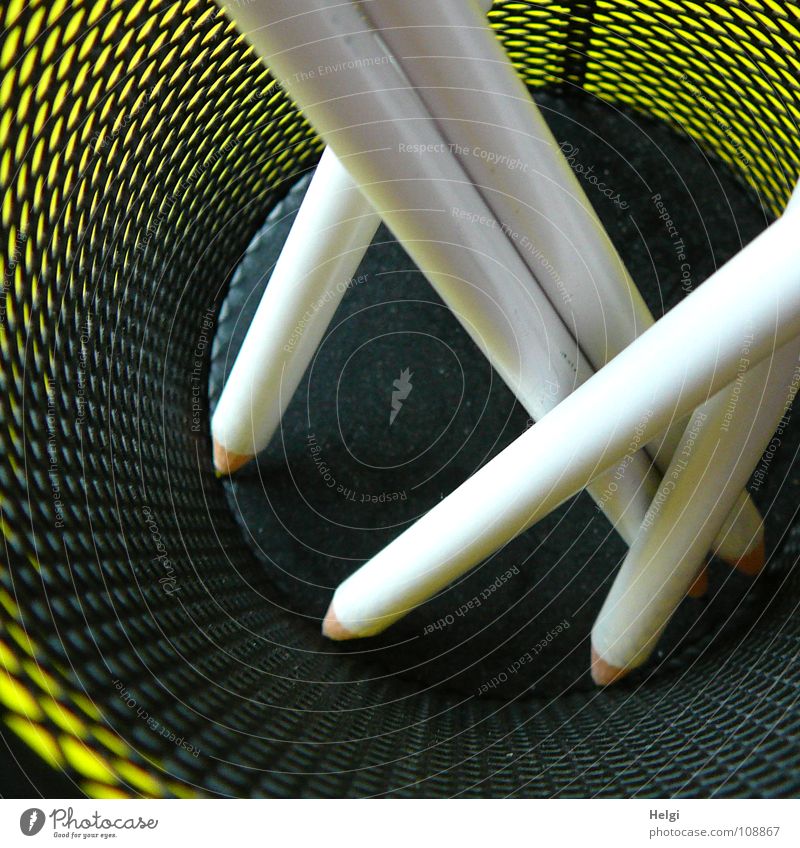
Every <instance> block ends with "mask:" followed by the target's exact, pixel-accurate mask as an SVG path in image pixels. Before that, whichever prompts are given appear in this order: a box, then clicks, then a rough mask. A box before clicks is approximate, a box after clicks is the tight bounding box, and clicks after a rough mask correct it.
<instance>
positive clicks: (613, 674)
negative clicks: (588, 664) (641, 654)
mask: <svg viewBox="0 0 800 848" xmlns="http://www.w3.org/2000/svg"><path fill="white" fill-rule="evenodd" d="M627 673H628V669H626V668H618V667H617V666H615V665H609V664H608V663H607V662H606V661H605V660H604V659H603V658H602V657H601V656H600V654H598V653H597V651H596V650H595V647H594V645H592V680H594V682H595V683H596V684H597V685H598V686H610V685H611V684H612V683H616V681H617V680H619V679H620V678H621V677H624V676H625V675H626V674H627Z"/></svg>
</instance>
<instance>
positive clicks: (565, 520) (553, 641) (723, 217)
mask: <svg viewBox="0 0 800 848" xmlns="http://www.w3.org/2000/svg"><path fill="white" fill-rule="evenodd" d="M539 102H540V103H541V105H542V106H543V108H544V111H545V114H546V115H547V116H548V119H549V120H550V122H551V124H552V129H553V132H554V134H555V136H556V138H557V140H558V141H559V142H560V143H562V146H563V149H564V151H565V153H567V154H568V155H569V156H570V158H571V160H572V162H573V167H575V168H576V169H577V171H578V172H579V174H580V175H581V176H582V178H583V179H584V180H585V181H586V182H585V185H586V187H587V191H588V194H589V197H590V199H591V201H592V202H593V203H595V205H596V207H597V209H598V212H599V214H600V215H601V216H602V217H603V219H604V223H605V224H606V226H607V228H608V229H609V232H610V233H611V235H612V238H613V240H614V242H615V243H616V244H617V246H618V247H619V249H620V250H621V252H622V253H623V257H624V259H625V261H626V264H627V265H628V268H629V269H630V271H631V274H632V276H633V278H634V279H635V280H636V281H637V282H638V284H639V286H640V288H641V289H642V291H643V292H644V294H645V297H646V299H647V301H648V305H649V306H650V308H651V310H652V311H653V313H654V314H656V315H660V314H663V312H664V310H665V309H669V307H670V306H672V305H674V303H675V302H677V300H679V299H680V298H681V297H683V296H684V295H685V293H686V292H687V291H690V290H691V288H693V287H694V286H696V285H698V284H699V283H700V282H702V280H704V279H705V278H706V277H707V276H708V275H709V274H710V273H712V272H713V270H714V268H716V267H718V266H719V265H720V264H721V263H722V262H724V261H725V260H727V259H728V258H729V257H730V256H731V255H733V254H734V253H735V252H736V251H738V250H739V249H740V248H741V246H742V245H744V244H746V243H747V242H748V241H750V240H751V239H752V238H753V237H754V236H755V235H756V234H757V233H758V232H759V231H760V229H762V228H763V227H764V225H765V223H766V218H765V215H764V212H763V211H762V210H761V209H759V207H758V205H757V203H755V202H754V199H753V197H752V196H750V195H749V194H748V193H747V192H745V191H744V190H743V189H742V188H741V186H739V185H738V184H737V183H736V182H735V181H734V180H733V178H732V177H731V175H730V173H729V172H727V171H726V170H725V169H724V168H722V167H720V166H719V164H718V163H716V162H713V161H710V160H709V159H708V158H707V157H706V156H704V155H703V153H702V152H701V151H700V150H699V149H698V148H697V147H696V146H695V145H693V144H692V143H691V142H690V141H688V140H687V139H684V138H680V137H678V136H676V135H675V133H674V132H672V131H671V130H669V129H668V128H666V127H665V126H663V125H658V124H656V123H654V122H652V121H648V120H644V119H641V118H637V117H636V116H634V115H633V114H631V113H630V111H629V110H622V111H619V110H617V109H614V108H613V107H611V106H608V105H604V104H602V103H599V102H596V101H595V102H592V101H591V100H590V99H588V98H581V99H579V98H570V99H566V100H565V99H559V98H556V97H553V96H548V95H540V97H539ZM308 179H309V177H305V178H304V179H303V180H302V181H301V182H300V183H299V184H298V186H297V187H295V188H294V189H293V190H292V192H291V193H290V195H289V196H288V197H287V198H285V199H284V200H283V201H282V202H281V203H280V204H279V205H278V206H277V207H276V208H275V210H274V211H273V213H272V215H271V216H270V222H269V223H268V224H267V226H266V227H265V228H264V229H263V230H262V232H261V233H260V234H259V236H258V237H257V239H256V240H255V242H254V243H253V245H252V246H251V248H250V249H249V251H248V255H247V257H246V258H245V260H244V262H243V264H242V266H241V268H240V270H239V271H238V272H237V274H236V275H235V277H234V279H233V282H232V285H231V290H230V292H229V295H228V299H227V300H226V302H225V304H224V307H223V310H222V312H221V314H220V322H219V326H218V332H217V337H216V339H215V346H214V356H213V361H212V370H211V386H212V395H215V394H216V392H217V391H218V388H219V386H220V385H222V381H223V380H224V375H225V372H226V368H228V367H229V366H230V363H231V362H232V360H233V358H234V357H235V353H236V351H237V350H238V346H239V345H240V344H241V341H242V338H243V334H244V332H245V330H246V328H247V326H248V325H249V323H250V320H251V318H252V315H253V313H254V311H255V308H256V307H257V305H258V301H259V299H260V295H261V293H262V292H263V290H264V288H265V285H266V279H267V277H268V276H269V271H270V269H271V268H272V267H273V265H274V262H275V260H276V259H277V256H278V254H279V253H280V248H281V246H282V244H283V241H284V240H285V237H286V234H287V233H288V230H289V228H290V227H291V224H292V221H293V220H294V213H295V212H296V210H297V208H298V205H299V203H300V202H301V200H302V195H303V193H304V191H305V187H306V185H307V183H308ZM656 201H658V202H659V203H660V204H662V205H661V206H659V205H658V203H657V202H656ZM665 209H666V210H668V211H669V214H670V215H671V217H672V220H673V222H674V224H675V226H676V227H677V230H678V234H677V235H676V234H675V233H674V232H673V233H671V234H670V233H669V232H668V230H667V228H666V227H665V226H664V222H663V220H661V218H660V217H659V216H660V215H661V214H662V212H663V210H665ZM676 243H679V244H680V250H681V251H682V252H683V253H684V254H685V258H678V255H677V251H676V247H675V245H676ZM406 368H407V369H409V370H410V371H411V372H412V386H413V387H412V390H411V393H410V394H409V397H408V399H407V400H406V401H405V402H404V404H403V407H402V409H401V411H400V413H399V414H398V415H397V418H396V420H395V421H394V423H393V424H392V425H391V426H390V424H389V413H390V410H391V393H392V389H393V381H394V380H395V379H397V378H398V377H399V375H400V372H401V371H402V370H403V369H406ZM526 426H528V416H527V414H526V413H525V411H524V409H522V407H521V406H520V405H519V404H517V403H515V401H514V398H513V396H512V394H511V393H510V391H509V390H508V389H507V387H506V386H505V384H503V383H502V381H500V379H499V378H498V377H497V375H496V374H494V373H493V372H492V371H491V369H490V367H489V366H488V363H487V361H486V360H485V359H484V358H483V357H482V355H481V354H480V352H479V351H478V350H477V348H476V347H475V345H474V344H473V343H472V342H471V341H470V339H469V337H468V336H467V334H466V332H465V331H464V330H463V329H462V328H461V326H460V325H459V324H458V322H457V321H456V319H455V318H454V316H453V315H452V314H451V313H450V312H449V311H448V310H447V308H446V307H445V306H444V304H443V303H442V301H441V300H440V299H439V298H438V296H437V295H436V294H435V292H434V291H433V289H432V288H431V287H430V286H429V285H428V283H427V281H426V280H425V279H424V277H423V276H422V275H421V274H420V273H419V272H418V271H417V270H416V268H415V266H414V265H413V263H412V262H411V260H410V259H409V258H408V256H407V255H406V254H405V252H404V250H403V249H402V248H401V247H400V246H399V245H398V244H397V243H396V242H395V241H394V240H393V238H392V236H391V234H390V233H389V231H388V230H387V229H386V228H385V227H382V228H381V229H380V231H379V232H378V234H377V236H376V238H375V240H374V242H373V245H372V247H371V248H370V250H369V251H368V253H367V255H366V256H365V258H364V260H363V261H362V264H361V266H360V267H359V269H358V271H357V274H356V283H355V284H354V285H352V286H351V288H350V289H349V290H348V292H347V295H346V297H345V299H344V301H343V303H342V305H341V307H340V308H339V310H338V312H337V314H336V316H335V317H334V319H333V321H332V324H331V328H330V331H329V333H328V335H327V337H326V338H325V340H324V342H323V343H322V345H321V346H320V348H319V350H318V352H317V355H316V357H315V359H314V361H313V363H312V365H311V366H310V367H309V370H308V372H307V374H306V378H305V379H304V381H303V383H302V384H301V386H300V388H299V389H298V392H297V395H296V396H295V398H294V400H293V402H292V404H291V406H290V407H289V410H288V413H287V415H286V417H285V419H284V421H283V423H282V430H281V432H280V433H279V434H278V435H277V436H276V437H275V438H274V439H273V442H272V444H271V445H270V447H269V448H268V449H267V450H266V451H265V452H264V453H263V454H262V455H261V456H260V457H259V460H258V465H257V467H256V465H255V463H254V464H253V466H251V467H248V468H246V469H244V470H242V471H240V472H238V473H237V474H236V475H235V476H234V478H233V479H232V481H231V483H230V485H229V496H230V501H231V508H232V510H233V511H234V512H235V514H236V515H237V516H238V517H239V518H240V520H241V523H242V525H243V527H244V528H245V530H244V532H245V534H246V536H247V538H248V539H249V540H250V543H251V545H252V546H253V548H254V550H255V551H256V552H257V554H258V555H259V557H260V558H261V559H262V560H263V562H264V563H265V568H266V571H267V573H268V574H269V576H270V580H271V583H272V584H273V585H274V594H271V595H270V600H271V601H272V602H273V603H275V604H276V605H279V606H281V607H284V608H286V609H288V610H290V611H291V612H292V614H293V615H295V616H297V617H298V619H301V618H309V619H311V620H312V623H314V624H316V620H318V619H319V617H320V616H322V615H323V614H324V612H325V609H326V607H327V605H328V603H329V602H330V597H331V593H332V589H333V588H335V586H336V585H337V584H338V583H339V582H341V580H342V579H344V578H345V577H346V576H347V575H348V574H350V573H351V572H352V571H353V570H354V569H355V568H356V567H357V565H358V564H360V563H361V562H362V561H364V559H366V558H368V557H369V556H371V555H372V554H374V553H376V552H377V551H378V550H380V548H382V547H383V546H384V545H385V544H387V543H388V541H390V540H391V539H392V538H394V537H395V536H396V535H397V534H398V533H400V532H401V531H402V529H403V528H404V527H406V526H408V524H409V523H411V522H413V521H414V520H415V518H417V517H418V516H419V515H421V514H422V513H424V512H425V511H427V510H428V509H430V508H431V507H432V506H434V505H435V504H436V503H437V502H438V501H439V500H440V499H441V498H442V497H444V496H446V495H447V494H448V493H449V492H451V491H452V490H453V489H455V488H456V487H457V486H458V485H459V484H460V483H461V482H462V481H463V480H464V479H465V478H466V477H468V476H470V474H472V473H473V472H474V470H475V469H477V468H478V467H479V466H480V465H481V464H482V463H483V462H484V461H485V460H486V458H488V457H490V456H493V455H495V454H496V453H497V452H498V451H499V450H501V449H502V448H503V447H504V446H505V445H507V444H508V443H509V442H510V441H512V440H513V439H514V438H515V437H516V436H517V435H519V434H520V433H521V432H522V431H523V430H524V429H525V427H526ZM796 447H797V435H796V428H792V429H790V430H789V432H788V433H787V434H786V435H785V436H784V443H783V446H782V448H781V451H780V456H779V457H778V460H777V461H775V464H774V465H773V467H772V469H771V472H770V475H769V478H768V483H767V484H766V485H764V486H762V487H761V490H760V492H759V493H758V496H757V501H758V502H759V503H764V504H765V505H769V503H770V500H771V499H772V498H773V497H774V495H775V493H776V491H777V490H778V488H779V487H780V486H781V484H783V485H784V491H783V496H782V498H781V501H780V505H779V506H776V507H771V508H770V509H769V513H768V515H767V519H768V538H769V540H770V543H771V545H772V546H774V545H775V544H777V543H778V540H780V539H781V537H782V536H783V534H784V532H785V530H786V528H787V525H788V522H789V520H790V519H791V517H792V513H793V509H794V507H793V504H794V503H796V496H797V487H796V478H795V479H789V478H787V467H788V465H787V464H788V463H791V460H792V458H793V456H794V453H795V450H796ZM793 483H794V484H795V485H793ZM376 498H377V502H375V500H374V499H376ZM381 498H383V500H381ZM609 531H610V528H609V525H608V523H607V521H606V520H605V519H604V518H603V517H602V516H601V515H600V514H599V513H598V511H597V508H596V507H595V505H594V503H593V501H592V500H591V499H590V498H589V496H588V495H586V494H582V495H581V496H579V497H578V498H576V499H574V500H573V501H572V502H570V503H567V504H565V505H564V506H562V507H561V508H560V509H558V510H557V511H556V512H554V513H553V514H552V515H551V516H549V517H548V518H547V519H546V520H545V521H542V522H540V523H539V524H537V525H536V526H535V527H534V528H532V529H531V530H530V531H529V532H527V533H525V534H524V535H523V536H521V537H520V538H518V539H516V540H515V541H514V542H512V543H511V544H509V545H507V546H506V547H505V548H504V549H503V550H502V551H500V552H499V553H498V554H496V555H495V556H493V557H492V558H491V559H490V560H489V561H487V562H485V563H483V564H482V565H481V566H480V567H479V568H477V569H475V570H474V571H473V572H471V573H470V574H469V575H467V576H465V577H464V578H462V579H461V580H459V581H458V583H457V584H456V585H454V586H451V587H449V588H448V589H447V590H445V591H443V592H441V593H440V594H439V595H438V596H437V597H436V598H434V599H432V600H431V601H429V602H427V603H426V604H424V605H423V606H422V607H420V608H419V609H417V610H416V611H415V612H414V613H413V614H411V615H409V616H408V617H407V618H405V619H403V620H402V621H401V622H399V623H398V624H396V625H394V626H393V627H392V628H391V629H390V630H389V631H387V632H386V633H385V634H383V635H382V636H380V637H378V638H373V639H369V640H359V641H355V642H349V643H343V644H342V645H341V646H332V645H329V646H328V647H329V648H330V650H333V651H338V650H341V651H346V652H348V653H355V654H358V655H360V656H361V657H362V658H363V659H364V660H365V661H368V662H369V663H372V664H377V665H378V667H379V668H380V671H381V673H386V674H402V675H403V676H404V677H407V678H408V679H409V680H411V681H414V682H415V683H418V684H419V683H422V684H423V685H425V686H426V687H433V688H436V689H438V688H446V689H452V690H454V691H456V692H458V693H461V694H464V695H468V696H469V695H474V694H475V693H476V692H477V691H478V690H480V689H481V687H483V686H484V684H485V683H487V682H490V683H491V684H492V686H491V689H490V690H489V692H484V694H483V695H482V697H490V698H491V697H494V698H506V697H509V696H514V695H518V694H521V693H523V692H524V693H526V694H527V695H531V694H535V695H536V696H538V697H544V698H552V697H559V696H560V695H561V694H563V693H564V692H566V691H569V690H582V691H587V690H590V689H591V688H592V686H593V684H592V682H591V679H590V677H589V674H588V670H587V669H588V635H589V632H590V630H591V626H592V623H593V621H594V618H595V617H596V615H597V613H598V611H599V609H600V605H601V604H602V602H603V598H604V596H605V593H606V591H607V588H608V586H609V585H610V584H609V580H610V578H611V576H612V575H613V572H614V570H615V568H616V566H617V564H618V563H619V561H620V557H622V556H624V553H625V550H626V548H625V546H624V545H623V543H622V542H621V540H620V539H619V538H618V537H617V535H616V534H615V533H613V532H609ZM475 597H477V598H478V600H479V601H480V606H477V607H475V606H473V608H472V609H470V608H468V607H464V605H465V604H469V602H470V601H471V600H472V599H474V598H475ZM768 597H769V586H768V585H767V581H761V582H760V583H759V585H753V584H752V583H751V582H750V581H748V580H746V579H744V578H742V577H740V576H739V575H738V574H736V573H731V572H730V570H729V569H728V568H727V567H726V566H725V565H724V564H721V563H720V564H717V565H716V566H715V568H714V580H713V591H712V592H711V593H710V595H709V597H708V598H706V599H704V600H702V601H688V602H686V603H685V604H684V606H683V608H682V609H681V610H680V612H679V614H678V615H677V616H676V618H675V620H674V622H673V624H672V626H671V628H670V631H669V633H668V635H667V638H665V639H664V641H663V643H662V645H661V646H660V649H659V651H658V652H657V654H656V656H655V657H654V658H653V664H657V663H659V662H661V661H662V660H663V659H664V658H665V657H667V656H669V655H670V654H673V653H674V655H675V661H674V662H673V663H672V664H671V666H670V667H669V668H665V669H662V671H661V673H662V674H670V673H672V674H675V673H678V672H679V671H680V669H681V668H682V667H683V665H684V662H685V661H686V657H685V650H684V649H686V648H691V650H692V651H696V650H697V647H698V644H700V645H702V646H703V647H704V648H706V647H707V646H708V644H709V640H710V639H711V637H712V636H713V637H714V638H715V639H721V640H726V639H729V638H730V637H731V636H732V635H734V636H735V634H736V633H737V632H739V631H740V629H741V628H742V627H743V626H746V625H747V623H748V622H752V621H753V620H754V618H755V617H756V616H758V614H759V613H760V612H761V611H762V610H763V607H764V605H765V603H766V602H767V599H768ZM542 640H545V644H543V645H540V642H542ZM532 649H533V650H532ZM676 649H679V650H677V651H676ZM528 652H531V654H532V656H533V659H532V660H530V659H528V658H527V657H526V662H525V663H524V665H522V666H521V667H519V669H518V670H516V671H515V672H514V673H513V674H508V669H509V667H512V666H514V664H515V662H516V661H517V660H518V658H519V657H521V656H524V655H526V654H527V653H528ZM648 671H649V670H648V669H644V670H642V671H641V672H640V673H639V674H638V675H636V676H634V677H632V678H631V679H630V681H628V682H626V683H625V684H624V685H625V686H626V687H635V686H636V685H637V684H638V683H639V682H640V681H641V679H642V678H643V677H644V676H646V675H647V673H648ZM363 673H364V675H365V676H366V675H369V674H371V673H372V672H371V671H370V670H369V669H368V667H367V666H366V665H365V667H364V671H363ZM497 678H500V679H499V680H498V679H497Z"/></svg>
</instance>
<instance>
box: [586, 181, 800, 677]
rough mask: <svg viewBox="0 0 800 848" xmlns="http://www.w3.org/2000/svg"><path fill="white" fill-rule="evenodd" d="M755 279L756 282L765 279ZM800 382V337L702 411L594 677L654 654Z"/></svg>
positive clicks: (611, 604) (604, 628)
mask: <svg viewBox="0 0 800 848" xmlns="http://www.w3.org/2000/svg"><path fill="white" fill-rule="evenodd" d="M798 207H800V188H798V189H796V190H795V194H794V195H793V197H792V201H791V202H790V204H789V206H788V207H787V213H785V214H791V212H792V210H793V211H794V212H795V214H796V212H797V208H798ZM752 285H753V287H754V288H757V287H758V285H759V281H758V279H754V280H753V281H752ZM743 356H744V358H748V357H747V355H746V354H743ZM799 380H800V337H798V338H795V339H792V340H791V341H790V342H789V343H788V344H785V345H784V346H783V347H782V348H781V349H780V350H778V351H777V352H776V353H775V354H774V356H771V357H769V358H767V359H764V360H763V361H762V362H760V363H759V364H758V365H756V366H755V367H753V368H752V369H751V370H749V371H746V372H745V373H743V374H742V375H741V376H740V377H739V378H738V379H737V380H736V381H735V382H734V383H733V384H732V385H730V386H726V387H725V388H724V389H723V390H722V391H721V392H719V393H718V394H716V395H715V396H714V397H713V398H711V400H709V401H708V402H707V403H706V404H704V405H703V406H701V407H700V408H699V409H698V410H696V411H695V413H694V416H693V419H692V422H691V423H690V424H689V426H688V427H687V429H686V433H685V434H684V437H683V441H682V444H681V446H680V448H679V450H678V452H677V453H676V455H675V457H674V458H673V461H672V464H671V465H670V468H669V470H668V471H667V473H666V474H665V475H664V481H663V484H662V488H661V490H660V491H659V495H658V497H657V498H656V500H655V501H654V502H653V504H652V505H651V508H650V511H649V513H648V516H647V518H646V519H645V521H644V523H643V525H642V530H641V532H640V534H639V537H638V538H637V540H636V542H635V543H634V544H633V546H632V547H631V549H630V551H629V552H628V556H627V557H626V559H625V562H624V563H623V565H622V567H621V568H620V571H619V573H618V574H617V576H616V578H615V580H614V583H613V585H612V587H611V590H610V591H609V593H608V597H607V598H606V600H605V603H604V604H603V608H602V609H601V611H600V614H599V615H598V617H597V621H596V622H595V625H594V628H593V629H592V658H591V664H592V677H593V678H594V680H595V682H596V683H598V684H599V685H608V684H610V683H613V682H614V681H616V680H618V679H619V678H621V677H622V676H624V675H625V674H626V673H627V672H629V671H630V670H631V669H633V668H636V667H638V666H640V665H642V664H643V663H644V662H646V661H647V659H648V658H649V656H650V654H651V653H652V651H653V649H654V648H655V646H656V644H657V642H658V639H659V638H660V636H661V634H662V632H663V631H664V628H665V627H666V626H667V623H668V622H669V620H670V618H671V617H672V614H673V613H674V612H675V609H676V608H677V606H678V604H679V603H680V601H681V599H682V598H683V596H684V594H685V592H686V591H687V589H688V588H689V586H690V585H691V583H692V581H693V580H694V579H695V575H696V574H697V572H698V569H699V568H702V565H703V561H704V559H705V554H706V551H707V550H708V544H709V542H710V540H711V539H712V538H713V536H714V535H715V534H716V533H717V531H718V529H719V527H720V525H721V524H722V522H723V521H724V517H725V515H726V514H727V512H728V510H729V509H730V507H731V504H732V501H733V500H734V499H735V497H736V494H735V493H736V491H737V487H738V486H739V485H742V486H744V485H745V484H746V483H747V481H748V480H749V479H750V475H751V474H752V472H753V469H754V468H755V466H756V465H757V464H758V462H759V460H760V459H761V456H762V455H763V453H764V451H765V450H766V448H767V446H768V445H769V442H770V440H771V439H772V436H773V434H774V432H775V429H776V428H777V427H778V425H779V424H780V421H781V419H782V418H783V416H784V415H785V414H786V411H787V409H788V406H789V405H790V404H791V401H792V400H793V399H794V396H795V394H796V393H797V389H798V381H799ZM720 413H721V414H722V416H723V417H725V416H728V418H729V420H727V421H726V426H725V427H722V428H720V427H718V426H716V423H715V422H716V421H718V420H719V418H720ZM720 480H722V481H723V485H722V486H720V485H719V481H720Z"/></svg>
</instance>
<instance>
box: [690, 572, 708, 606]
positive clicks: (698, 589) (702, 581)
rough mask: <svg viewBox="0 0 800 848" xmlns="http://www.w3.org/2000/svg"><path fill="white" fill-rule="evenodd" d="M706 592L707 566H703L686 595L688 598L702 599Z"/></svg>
mask: <svg viewBox="0 0 800 848" xmlns="http://www.w3.org/2000/svg"><path fill="white" fill-rule="evenodd" d="M707 591H708V566H706V565H704V566H703V567H702V568H701V569H700V571H699V572H698V574H697V577H695V578H694V583H692V585H691V586H690V587H689V591H688V592H687V593H686V594H687V595H688V596H689V597H690V598H702V597H703V595H705V593H706V592H707Z"/></svg>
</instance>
